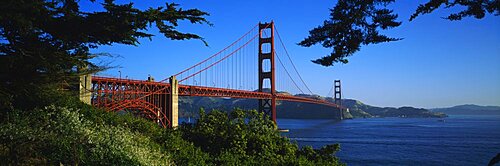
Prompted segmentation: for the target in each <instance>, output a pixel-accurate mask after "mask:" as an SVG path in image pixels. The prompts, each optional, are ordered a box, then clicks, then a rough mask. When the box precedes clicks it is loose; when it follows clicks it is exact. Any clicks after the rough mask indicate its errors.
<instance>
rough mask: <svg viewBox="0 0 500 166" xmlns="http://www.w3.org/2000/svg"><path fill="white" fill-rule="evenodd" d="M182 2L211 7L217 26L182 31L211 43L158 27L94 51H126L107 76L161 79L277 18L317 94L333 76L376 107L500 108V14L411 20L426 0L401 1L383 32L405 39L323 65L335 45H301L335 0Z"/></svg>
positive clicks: (350, 94) (349, 94)
mask: <svg viewBox="0 0 500 166" xmlns="http://www.w3.org/2000/svg"><path fill="white" fill-rule="evenodd" d="M118 2H122V1H118ZM123 2H126V1H123ZM133 2H135V3H136V6H137V7H140V8H147V7H158V6H162V5H164V2H159V1H151V2H150V1H147V2H143V1H133ZM169 2H170V1H169ZM174 2H176V3H179V4H180V7H182V8H184V9H188V8H198V9H200V10H202V11H206V12H208V13H210V16H208V17H207V19H208V20H209V21H210V22H211V23H213V24H214V26H212V27H211V26H207V25H192V24H190V23H188V22H180V26H179V27H178V29H179V30H180V31H181V32H191V33H195V34H198V35H200V36H202V37H204V38H205V40H206V41H207V42H208V44H209V46H208V47H206V46H205V45H204V44H203V43H202V42H201V41H199V40H189V41H172V40H168V39H166V38H164V37H163V36H162V35H161V34H159V33H158V32H157V30H153V31H151V32H152V33H154V34H157V36H155V37H153V40H152V41H149V40H148V39H142V40H140V42H141V44H140V45H139V46H137V47H135V46H125V45H113V46H102V47H100V48H99V49H96V50H93V52H95V53H98V52H106V53H110V54H113V55H119V56H120V58H116V59H113V63H112V64H111V65H112V66H120V67H121V68H114V69H110V70H108V71H105V72H103V73H101V74H102V75H108V76H116V77H118V76H119V72H118V71H121V75H122V77H125V76H128V77H129V78H134V79H146V78H147V76H148V75H152V76H154V77H155V78H157V80H158V79H160V80H161V79H163V78H167V77H169V76H170V75H172V74H175V73H177V72H179V71H181V70H182V69H185V68H186V67H189V66H191V65H193V64H194V63H196V62H198V61H200V60H203V59H205V58H206V57H208V56H210V55H212V54H214V53H215V52H217V51H219V50H220V49H222V48H224V47H225V46H227V45H228V44H230V43H231V42H232V41H234V40H235V39H236V38H238V37H240V36H241V35H242V34H244V33H245V32H246V31H248V30H249V29H250V28H252V27H253V26H254V25H255V24H256V23H258V22H259V21H260V22H269V21H271V20H274V21H275V24H276V27H277V28H278V29H279V31H280V35H281V36H282V38H283V40H284V43H285V44H286V45H287V49H288V51H289V52H290V54H291V56H292V59H293V60H294V62H295V64H296V66H297V68H298V70H299V72H301V75H302V76H303V77H304V79H305V81H306V83H307V84H308V85H309V87H310V88H311V90H312V91H313V92H314V93H316V94H319V95H322V96H324V95H326V94H328V91H329V90H330V89H331V86H333V80H335V79H340V80H342V92H343V97H344V98H352V99H356V100H360V101H362V102H364V103H366V104H369V105H374V106H382V107H385V106H392V107H401V106H413V107H423V108H437V107H449V106H455V105H461V104H477V105H494V106H500V30H498V29H500V17H499V16H493V15H487V16H486V17H485V18H483V19H480V20H478V19H475V18H465V19H464V20H461V21H448V20H444V19H442V18H441V17H444V16H447V15H448V14H450V13H451V12H456V11H457V10H455V9H439V10H436V11H435V12H434V13H431V14H428V15H422V16H420V17H418V18H417V19H415V20H414V21H412V22H408V19H409V16H410V14H412V13H413V12H414V11H415V9H416V7H417V6H418V5H419V3H424V2H426V1H420V2H414V1H411V2H408V1H397V2H396V3H394V4H391V5H389V7H390V8H392V9H394V10H395V13H397V14H399V20H400V21H403V25H402V26H400V27H398V28H395V29H390V30H386V31H382V33H383V34H387V35H388V36H391V37H399V38H404V39H403V40H401V41H397V42H390V43H382V44H377V45H370V46H362V47H361V51H359V52H357V53H356V54H355V55H354V56H351V57H349V58H348V59H349V63H348V64H336V65H335V66H333V67H322V66H319V65H317V64H314V63H312V62H311V60H314V59H317V58H320V57H322V56H324V55H327V54H329V53H330V52H331V50H330V49H325V48H323V47H321V46H313V47H310V48H306V47H301V46H298V45H297V43H298V42H300V41H301V40H302V39H304V38H305V37H307V36H308V31H309V30H311V29H312V28H314V27H316V26H318V25H320V24H322V22H323V21H324V20H326V19H327V18H328V17H329V8H332V7H333V6H334V5H335V3H336V2H335V1H320V0H313V1H307V2H308V3H304V2H302V1H287V3H283V1H260V0H259V1H224V2H221V1H214V2H212V1H210V2H208V1H174ZM81 3H82V8H83V9H84V10H99V8H98V6H99V5H98V4H92V3H90V2H86V1H85V2H81ZM152 29H154V28H152ZM181 57H182V60H181ZM176 58H178V59H177V60H176ZM108 60H109V59H108Z"/></svg>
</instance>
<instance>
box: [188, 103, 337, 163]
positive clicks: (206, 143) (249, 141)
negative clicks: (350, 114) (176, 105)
mask: <svg viewBox="0 0 500 166" xmlns="http://www.w3.org/2000/svg"><path fill="white" fill-rule="evenodd" d="M180 130H181V131H182V133H183V137H184V138H185V139H186V140H188V141H190V142H193V143H194V145H195V146H197V147H200V148H201V149H202V150H203V151H205V152H207V153H208V154H210V155H211V156H212V157H211V158H213V159H214V160H213V161H212V163H213V164H216V165H342V164H341V163H340V162H339V160H338V159H337V158H336V157H335V153H336V152H337V151H338V150H339V148H340V146H339V145H338V144H334V145H328V146H325V147H323V148H321V149H317V150H316V149H312V148H311V147H309V146H305V147H303V148H299V147H298V146H297V144H295V143H293V142H290V140H289V139H287V138H285V137H282V136H281V135H280V133H279V132H278V130H276V125H275V124H274V122H272V121H271V120H270V118H267V117H265V116H264V114H263V113H258V112H257V111H255V110H253V111H243V110H241V109H235V110H234V111H232V112H231V113H230V114H227V113H225V112H221V111H216V110H215V111H211V112H210V113H208V114H206V113H205V112H204V111H201V113H200V118H199V119H198V120H197V121H196V123H194V124H193V125H183V126H182V127H181V128H180Z"/></svg>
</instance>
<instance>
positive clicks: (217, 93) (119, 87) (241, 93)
mask: <svg viewBox="0 0 500 166" xmlns="http://www.w3.org/2000/svg"><path fill="white" fill-rule="evenodd" d="M92 85H93V86H92V93H94V94H96V93H97V94H114V95H126V96H127V97H128V98H140V97H144V96H146V95H150V94H157V95H166V94H170V84H169V83H164V82H150V81H143V80H131V79H119V78H111V77H99V76H93V77H92ZM179 96H203V97H230V98H246V99H271V98H272V95H271V94H270V93H266V92H255V91H246V90H236V89H226V88H214V87H205V86H192V85H179ZM276 99H277V100H282V101H293V102H304V103H313V104H321V105H327V106H331V107H336V108H340V107H339V106H338V105H336V104H334V103H331V102H328V101H326V100H321V99H314V98H307V97H298V96H292V95H287V94H277V95H276Z"/></svg>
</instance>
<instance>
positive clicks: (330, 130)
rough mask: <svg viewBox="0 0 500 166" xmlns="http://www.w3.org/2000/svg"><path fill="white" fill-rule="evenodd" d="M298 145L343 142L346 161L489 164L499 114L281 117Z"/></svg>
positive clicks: (497, 146) (497, 143)
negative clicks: (337, 118) (434, 116)
mask: <svg viewBox="0 0 500 166" xmlns="http://www.w3.org/2000/svg"><path fill="white" fill-rule="evenodd" d="M278 125H279V127H280V128H283V129H289V132H288V133H283V135H284V136H286V137H288V138H290V139H291V140H292V141H296V142H297V143H298V144H299V146H305V145H309V146H312V147H313V148H321V147H322V146H324V145H327V144H334V143H340V146H341V151H339V152H337V156H338V157H339V158H340V159H341V161H342V162H344V163H346V164H347V165H467V166H469V165H487V164H488V162H489V161H490V159H491V158H493V157H494V156H496V155H497V153H500V116H499V115H491V116H458V115H455V116H454V115H452V116H450V117H448V118H442V119H438V118H367V119H351V120H343V121H340V122H339V121H334V120H313V119H278Z"/></svg>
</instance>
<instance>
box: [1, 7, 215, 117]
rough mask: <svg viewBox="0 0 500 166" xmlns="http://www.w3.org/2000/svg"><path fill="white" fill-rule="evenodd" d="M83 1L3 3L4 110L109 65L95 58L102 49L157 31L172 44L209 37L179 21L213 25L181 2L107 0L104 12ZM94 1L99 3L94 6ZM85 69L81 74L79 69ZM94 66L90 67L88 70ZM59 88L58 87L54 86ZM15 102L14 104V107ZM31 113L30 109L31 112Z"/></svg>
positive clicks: (204, 13)
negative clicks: (142, 5)
mask: <svg viewBox="0 0 500 166" xmlns="http://www.w3.org/2000/svg"><path fill="white" fill-rule="evenodd" d="M78 2H79V1H77V0H66V1H59V0H27V1H24V0H23V1H19V0H2V1H1V2H0V11H1V12H0V80H1V81H0V99H1V100H2V102H0V104H2V105H1V106H3V107H16V108H20V107H22V106H23V103H36V101H37V100H39V99H43V98H36V99H33V100H32V101H30V102H27V101H22V102H21V101H18V102H16V101H17V100H21V99H22V100H29V99H30V98H33V97H32V96H34V97H39V96H38V95H33V93H35V94H39V93H40V94H43V93H45V92H41V91H43V89H48V87H45V86H56V88H59V89H60V88H61V87H63V86H67V85H68V84H71V82H73V81H74V79H75V78H77V76H79V75H81V74H86V73H91V72H95V71H99V70H102V69H104V68H105V67H106V66H102V65H99V64H94V63H92V62H90V61H89V60H90V59H92V58H94V57H96V56H99V55H100V54H93V53H91V51H90V50H91V49H94V48H97V47H99V46H102V45H111V44H115V43H117V44H126V45H137V44H139V39H141V38H149V39H151V37H152V36H153V34H150V33H149V32H148V30H149V29H151V28H152V27H155V28H157V29H159V31H160V32H161V33H162V34H163V35H164V36H165V37H167V38H169V39H172V40H185V39H200V40H202V41H203V38H202V37H200V36H198V35H196V34H192V33H184V32H180V31H178V30H177V29H176V27H177V26H178V25H179V21H182V20H186V21H189V22H190V23H193V24H210V23H209V22H208V21H207V20H206V19H205V16H207V15H208V13H206V12H203V11H200V10H198V9H187V10H185V9H182V8H179V6H178V4H174V3H166V4H165V6H164V7H157V8H149V9H146V10H140V9H138V8H135V7H134V5H133V3H126V4H117V3H115V2H114V1H113V0H105V1H104V2H102V3H99V4H101V6H102V8H103V10H97V11H91V12H87V11H82V10H81V9H80V6H79V4H78ZM92 2H93V3H98V2H94V1H93V0H92ZM203 42H204V41H203ZM79 67H81V68H80V70H78V68H79ZM83 67H88V68H83ZM50 88H55V87H50ZM12 104H13V105H14V106H12ZM28 109H30V108H28Z"/></svg>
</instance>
